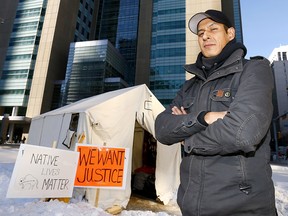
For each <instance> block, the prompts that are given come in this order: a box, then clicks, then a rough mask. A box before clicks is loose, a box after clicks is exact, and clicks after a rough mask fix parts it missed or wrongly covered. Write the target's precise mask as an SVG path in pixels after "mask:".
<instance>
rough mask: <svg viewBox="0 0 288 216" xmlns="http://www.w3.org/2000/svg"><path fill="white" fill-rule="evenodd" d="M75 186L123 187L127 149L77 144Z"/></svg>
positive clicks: (127, 156)
mask: <svg viewBox="0 0 288 216" xmlns="http://www.w3.org/2000/svg"><path fill="white" fill-rule="evenodd" d="M76 149H77V151H78V152H79V153H80V155H79V160H78V168H77V173H76V178H75V183H74V185H75V187H95V188H100V187H105V188H109V189H125V186H126V176H127V164H128V158H129V149H127V148H116V147H106V146H95V145H84V144H78V145H77V147H76Z"/></svg>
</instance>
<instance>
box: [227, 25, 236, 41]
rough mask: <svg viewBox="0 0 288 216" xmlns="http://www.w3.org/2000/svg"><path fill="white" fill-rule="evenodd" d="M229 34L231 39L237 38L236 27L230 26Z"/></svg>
mask: <svg viewBox="0 0 288 216" xmlns="http://www.w3.org/2000/svg"><path fill="white" fill-rule="evenodd" d="M227 34H228V37H229V40H230V41H231V40H233V39H234V38H235V34H236V33H235V28H233V27H230V28H229V29H228V30H227Z"/></svg>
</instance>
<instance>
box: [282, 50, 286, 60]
mask: <svg viewBox="0 0 288 216" xmlns="http://www.w3.org/2000/svg"><path fill="white" fill-rule="evenodd" d="M283 60H287V53H286V52H283Z"/></svg>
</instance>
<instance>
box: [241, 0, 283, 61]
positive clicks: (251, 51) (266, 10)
mask: <svg viewBox="0 0 288 216" xmlns="http://www.w3.org/2000/svg"><path fill="white" fill-rule="evenodd" d="M240 5H241V16H242V29H243V39H244V44H245V46H246V47H247V50H248V52H247V55H246V57H248V58H249V57H251V56H256V55H262V56H264V57H266V58H268V57H269V55H270V54H271V52H272V51H273V49H274V48H277V47H279V46H281V45H288V0H240Z"/></svg>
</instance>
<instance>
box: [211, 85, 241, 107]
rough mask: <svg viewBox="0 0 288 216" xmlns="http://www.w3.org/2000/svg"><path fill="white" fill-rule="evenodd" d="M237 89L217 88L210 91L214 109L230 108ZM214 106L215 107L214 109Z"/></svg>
mask: <svg viewBox="0 0 288 216" xmlns="http://www.w3.org/2000/svg"><path fill="white" fill-rule="evenodd" d="M236 92H237V90H236V89H231V88H223V89H215V90H213V91H211V93H210V99H211V108H212V110H215V108H216V110H223V108H228V107H229V106H230V104H231V102H232V101H233V100H234V98H235V94H236ZM213 108H214V109H213Z"/></svg>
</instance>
